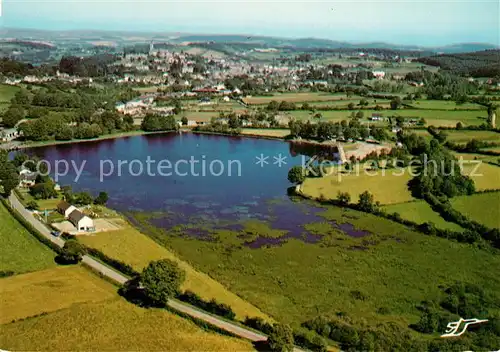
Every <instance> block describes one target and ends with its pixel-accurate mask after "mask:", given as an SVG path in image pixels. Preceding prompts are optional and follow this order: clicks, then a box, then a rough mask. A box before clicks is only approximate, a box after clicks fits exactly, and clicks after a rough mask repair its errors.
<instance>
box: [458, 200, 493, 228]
mask: <svg viewBox="0 0 500 352" xmlns="http://www.w3.org/2000/svg"><path fill="white" fill-rule="evenodd" d="M451 204H452V205H453V208H454V209H456V210H458V211H459V212H461V213H462V214H464V215H466V216H467V217H469V218H470V219H472V220H475V221H477V222H479V223H481V224H483V225H486V226H488V227H491V228H500V208H499V207H498V205H499V204H500V192H492V193H479V194H473V195H470V196H462V197H456V198H453V199H452V200H451Z"/></svg>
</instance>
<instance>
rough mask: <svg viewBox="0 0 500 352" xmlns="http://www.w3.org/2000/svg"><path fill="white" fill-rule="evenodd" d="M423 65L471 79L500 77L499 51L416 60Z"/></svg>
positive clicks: (437, 56)
mask: <svg viewBox="0 0 500 352" xmlns="http://www.w3.org/2000/svg"><path fill="white" fill-rule="evenodd" d="M416 61H418V62H421V63H423V64H427V65H431V66H438V67H440V68H441V69H443V70H446V71H450V72H453V73H455V74H459V75H467V76H472V77H495V76H500V50H484V51H478V52H473V53H463V54H444V55H436V56H430V57H424V58H420V59H417V60H416Z"/></svg>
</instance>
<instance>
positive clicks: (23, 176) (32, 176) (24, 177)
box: [19, 167, 38, 187]
mask: <svg viewBox="0 0 500 352" xmlns="http://www.w3.org/2000/svg"><path fill="white" fill-rule="evenodd" d="M37 176H38V173H36V172H32V171H31V170H29V169H27V168H25V167H22V169H21V171H19V187H31V186H34V185H35V181H36V178H37Z"/></svg>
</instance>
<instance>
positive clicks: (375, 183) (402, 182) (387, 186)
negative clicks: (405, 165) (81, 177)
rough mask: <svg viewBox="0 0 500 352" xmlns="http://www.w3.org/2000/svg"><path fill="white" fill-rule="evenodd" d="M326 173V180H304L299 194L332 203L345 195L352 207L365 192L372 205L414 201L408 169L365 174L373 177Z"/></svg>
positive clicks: (332, 170)
mask: <svg viewBox="0 0 500 352" xmlns="http://www.w3.org/2000/svg"><path fill="white" fill-rule="evenodd" d="M329 170H331V172H330V174H329V175H327V176H324V177H318V178H307V179H306V180H305V181H304V183H303V184H302V187H301V191H302V193H304V194H305V195H307V196H311V197H315V198H317V197H320V196H321V195H323V196H324V197H326V198H327V199H335V198H337V194H338V192H348V193H349V194H350V195H351V202H352V203H357V201H358V199H359V195H360V194H361V193H363V192H364V191H369V192H370V193H371V194H373V196H374V198H375V201H379V202H380V203H381V204H395V203H404V202H408V201H411V200H412V199H413V198H412V196H411V193H410V191H409V190H408V186H407V183H408V181H409V180H410V179H411V178H412V176H411V173H410V172H409V169H390V170H378V171H367V172H368V173H370V174H375V175H374V176H370V174H368V173H367V172H363V171H362V170H360V171H359V172H356V171H352V172H351V173H347V172H339V169H338V168H337V167H334V168H331V169H329ZM382 172H385V175H384V174H383V173H382Z"/></svg>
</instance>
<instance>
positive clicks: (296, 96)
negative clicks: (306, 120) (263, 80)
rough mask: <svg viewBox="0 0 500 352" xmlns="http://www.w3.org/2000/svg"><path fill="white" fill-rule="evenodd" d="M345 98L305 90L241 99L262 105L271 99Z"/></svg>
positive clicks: (295, 101)
mask: <svg viewBox="0 0 500 352" xmlns="http://www.w3.org/2000/svg"><path fill="white" fill-rule="evenodd" d="M342 99H344V100H345V99H347V96H346V95H345V94H342V93H340V94H329V93H321V92H306V93H281V94H280V93H278V94H274V95H272V96H261V97H258V96H256V97H246V98H243V101H244V102H245V103H246V104H249V105H263V104H269V103H270V102H271V101H273V100H274V101H277V102H281V101H286V102H289V103H306V102H307V103H311V102H319V101H335V100H342Z"/></svg>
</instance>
